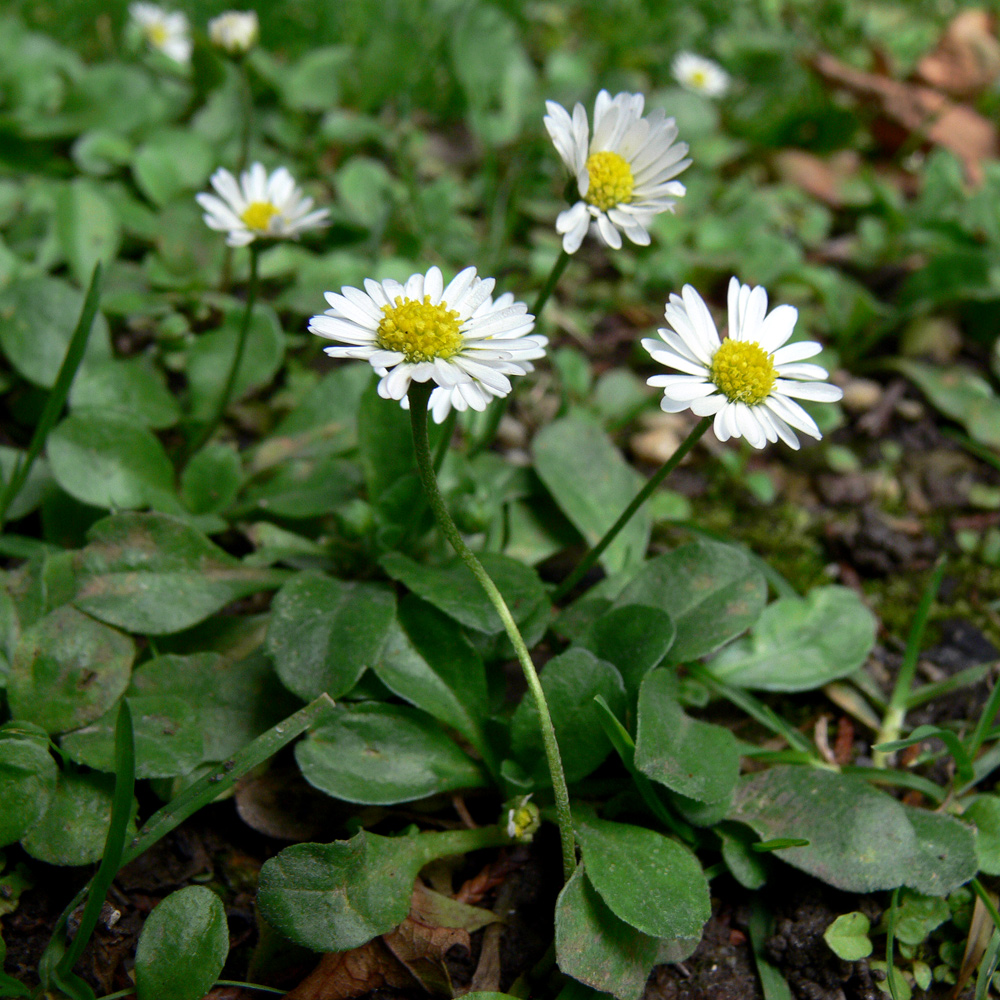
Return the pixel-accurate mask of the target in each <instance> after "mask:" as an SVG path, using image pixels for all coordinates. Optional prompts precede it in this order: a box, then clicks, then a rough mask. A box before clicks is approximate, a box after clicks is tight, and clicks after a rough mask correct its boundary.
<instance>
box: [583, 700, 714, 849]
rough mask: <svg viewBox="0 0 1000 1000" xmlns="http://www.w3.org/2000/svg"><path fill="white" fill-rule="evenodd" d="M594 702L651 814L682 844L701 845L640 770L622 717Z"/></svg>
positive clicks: (613, 744)
mask: <svg viewBox="0 0 1000 1000" xmlns="http://www.w3.org/2000/svg"><path fill="white" fill-rule="evenodd" d="M594 701H595V702H596V703H597V707H598V708H599V709H600V711H601V716H600V721H601V728H602V729H603V730H604V733H605V735H606V736H607V737H608V739H609V740H610V741H611V745H612V746H613V747H614V748H615V750H616V751H617V752H618V756H619V757H621V760H622V763H623V764H624V765H625V769H626V770H627V771H628V773H629V774H630V775H631V776H632V780H633V781H634V782H635V787H636V788H637V789H638V790H639V794H640V795H641V796H642V799H643V801H644V802H645V803H646V805H647V806H649V810H650V812H652V814H653V815H654V816H655V817H656V818H657V819H658V820H659V821H660V822H661V823H663V825H664V826H666V827H668V828H669V829H671V830H672V831H673V832H674V833H676V834H677V836H678V837H680V838H681V839H682V840H684V841H686V842H687V843H688V844H691V845H694V844H697V843H698V836H697V834H696V833H695V832H694V830H693V829H692V828H691V827H690V826H688V824H687V823H684V822H683V821H682V820H679V819H677V818H676V817H675V816H673V815H672V814H671V812H670V810H669V809H667V807H666V806H665V805H664V804H663V800H662V799H661V798H660V796H659V795H658V794H657V791H656V789H655V788H654V787H653V784H652V782H651V781H650V780H649V778H647V777H646V775H644V774H643V773H642V772H641V771H640V770H638V768H636V766H635V743H634V742H633V740H632V737H631V736H629V733H628V730H627V729H626V728H625V727H624V726H623V725H622V724H621V723H620V722H619V721H618V717H617V716H616V715H615V714H614V712H612V711H611V708H610V707H609V706H608V703H607V702H606V701H605V700H604V698H603V697H602V696H601V695H596V696H595V697H594Z"/></svg>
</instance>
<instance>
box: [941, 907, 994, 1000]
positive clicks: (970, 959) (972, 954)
mask: <svg viewBox="0 0 1000 1000" xmlns="http://www.w3.org/2000/svg"><path fill="white" fill-rule="evenodd" d="M990 898H991V899H992V900H993V902H994V903H996V899H997V897H996V894H995V893H992V892H991V893H990ZM992 936H993V921H992V919H991V918H990V914H989V910H987V909H986V906H985V904H984V903H983V901H982V900H981V899H980V898H979V897H978V896H977V897H976V901H975V903H974V904H973V907H972V920H971V922H970V923H969V934H968V937H967V938H966V939H965V953H964V954H963V955H962V967H961V968H960V969H959V970H958V977H957V978H958V981H957V982H956V983H955V988H954V989H953V990H952V991H951V995H952V998H954V997H957V996H958V994H959V993H961V992H962V989H963V988H964V986H965V984H966V983H967V982H968V981H969V977H970V976H971V975H972V973H973V972H974V971H975V970H976V967H977V966H978V965H979V962H980V960H981V959H982V957H983V953H984V952H985V951H986V946H987V945H988V944H989V943H990V938H991V937H992Z"/></svg>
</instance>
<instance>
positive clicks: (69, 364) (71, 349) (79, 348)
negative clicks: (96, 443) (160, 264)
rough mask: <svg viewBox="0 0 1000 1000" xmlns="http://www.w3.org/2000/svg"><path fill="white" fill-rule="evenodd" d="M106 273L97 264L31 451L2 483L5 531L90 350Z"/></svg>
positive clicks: (0, 516)
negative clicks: (11, 506)
mask: <svg viewBox="0 0 1000 1000" xmlns="http://www.w3.org/2000/svg"><path fill="white" fill-rule="evenodd" d="M102 273H103V268H102V265H101V264H100V263H99V262H98V263H97V264H95V265H94V273H93V274H92V275H91V278H90V285H89V286H88V288H87V296H86V298H85V299H84V300H83V309H82V310H81V312H80V318H79V320H78V321H77V324H76V329H75V330H74V331H73V335H72V336H71V337H70V341H69V345H68V346H67V348H66V354H65V356H64V357H63V360H62V364H61V365H60V366H59V374H58V375H57V376H56V380H55V383H54V385H53V386H52V390H51V392H49V395H48V399H46V400H45V406H44V408H43V409H42V415H41V417H40V418H39V420H38V423H37V424H36V425H35V432H34V433H33V434H32V435H31V442H30V443H29V444H28V451H27V453H26V454H25V455H24V457H23V459H21V460H19V461H18V463H17V464H16V465H15V466H14V468H13V470H12V471H11V474H10V479H8V480H7V482H6V483H4V484H2V491H0V531H3V526H4V524H5V523H6V521H7V511H8V510H9V509H10V505H11V504H12V503H13V502H14V499H15V498H16V497H17V495H18V493H20V492H21V490H22V489H23V488H24V484H25V483H26V482H27V481H28V476H29V475H30V474H31V467H32V466H33V465H34V464H35V460H36V459H37V458H38V456H39V455H40V454H41V453H42V448H43V447H44V446H45V439H46V438H47V437H48V436H49V431H51V430H52V428H53V427H54V426H55V423H56V421H57V420H58V419H59V414H60V413H62V408H63V405H64V404H65V402H66V397H67V396H68V395H69V390H70V386H71V385H72V384H73V379H74V378H76V373H77V370H78V369H79V367H80V364H81V362H82V361H83V355H84V353H85V352H86V350H87V342H88V341H89V339H90V331H91V329H92V328H93V326H94V319H95V318H96V316H97V306H98V303H99V302H100V299H101V275H102ZM0 478H2V476H0Z"/></svg>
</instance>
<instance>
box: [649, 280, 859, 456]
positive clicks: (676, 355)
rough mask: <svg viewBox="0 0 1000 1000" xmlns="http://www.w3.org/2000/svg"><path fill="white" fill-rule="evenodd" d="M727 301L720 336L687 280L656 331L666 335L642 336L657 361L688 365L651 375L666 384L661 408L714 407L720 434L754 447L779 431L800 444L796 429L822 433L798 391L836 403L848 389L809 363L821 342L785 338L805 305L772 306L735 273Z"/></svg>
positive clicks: (702, 413)
mask: <svg viewBox="0 0 1000 1000" xmlns="http://www.w3.org/2000/svg"><path fill="white" fill-rule="evenodd" d="M728 304H729V335H728V336H727V337H726V338H725V339H724V340H721V339H720V338H719V333H718V331H717V330H716V328H715V322H714V320H713V319H712V314H711V313H710V312H709V311H708V306H706V305H705V302H704V300H703V299H702V297H701V296H700V295H699V294H698V293H697V292H696V291H695V290H694V288H692V287H691V286H690V285H685V286H684V289H683V291H682V293H681V295H671V296H670V301H669V302H668V303H667V306H666V311H665V314H664V315H665V317H666V320H667V323H668V324H669V327H668V328H666V329H663V328H660V329H659V330H657V331H656V332H657V333H658V334H659V335H660V339H659V340H654V339H653V338H652V337H650V338H647V339H645V340H643V342H642V346H643V347H645V348H646V350H647V351H649V353H650V355H651V356H652V358H653V360H654V361H658V362H660V364H663V365H666V366H667V367H669V368H674V369H676V370H677V371H679V372H682V373H683V374H680V375H654V376H652V377H651V378H649V379H647V382H648V384H649V385H653V386H657V387H659V388H662V389H663V399H662V400H660V408H661V409H662V410H665V411H666V412H667V413H678V412H680V411H681V410H686V409H690V410H691V411H692V412H693V413H696V414H697V415H698V416H699V417H708V416H712V415H713V414H714V416H715V422H714V425H713V427H714V430H715V434H716V437H718V439H719V440H720V441H728V440H729V438H731V437H744V438H746V439H747V441H748V442H749V443H750V444H751V445H753V447H754V448H763V447H764V445H765V444H767V442H768V441H777V440H778V439H779V438H780V439H781V440H782V441H784V442H785V444H787V445H788V446H789V447H790V448H796V449H797V448H798V447H799V439H798V438H797V437H796V436H795V430H798V431H801V432H802V433H803V434H808V435H809V436H810V437H814V438H816V439H817V440H818V439H819V438H821V437H822V434H821V433H820V431H819V428H818V427H817V426H816V422H815V421H814V420H813V418H812V417H810V416H809V414H808V413H806V411H805V410H804V409H803V408H802V407H801V406H799V404H798V403H796V402H795V399H810V400H814V401H816V402H824V403H832V402H834V401H836V400H838V399H840V398H841V396H842V395H843V393H842V392H841V390H840V389H838V388H837V387H836V386H833V385H828V384H827V383H825V382H822V381H820V380H822V379H825V378H826V377H827V371H826V369H824V368H821V367H820V366H819V365H812V364H802V362H803V361H804V360H805V359H806V358H811V357H813V356H814V355H816V354H819V352H820V351H821V350H822V346H821V345H820V344H817V343H816V342H815V341H798V342H796V343H794V344H786V341H787V340H788V338H789V337H790V336H791V335H792V330H793V329H794V327H795V321H796V320H797V319H798V310H797V309H795V307H794V306H787V305H781V306H777V307H776V308H774V309H772V310H771V312H768V311H767V292H766V291H765V290H764V289H763V288H761V287H760V286H758V287H756V288H751V287H750V286H749V285H742V284H740V282H739V281H738V280H737V279H736V278H733V279H731V280H730V282H729V303H728ZM793 397H794V398H793ZM793 428H794V429H795V430H793Z"/></svg>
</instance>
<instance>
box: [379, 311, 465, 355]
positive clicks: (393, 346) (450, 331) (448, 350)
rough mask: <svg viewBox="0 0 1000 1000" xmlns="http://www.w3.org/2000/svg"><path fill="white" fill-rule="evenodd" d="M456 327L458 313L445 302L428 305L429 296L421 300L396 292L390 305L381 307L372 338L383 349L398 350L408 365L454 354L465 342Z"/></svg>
mask: <svg viewBox="0 0 1000 1000" xmlns="http://www.w3.org/2000/svg"><path fill="white" fill-rule="evenodd" d="M458 327H459V322H458V313H457V312H456V311H455V310H454V309H449V308H448V305H447V303H445V302H442V303H440V304H439V305H436V306H435V305H432V304H431V299H430V296H429V295H425V296H424V300H423V302H418V301H417V300H415V299H403V298H402V297H401V296H398V295H397V296H396V301H395V303H394V304H393V305H389V306H382V322H381V323H379V325H378V330H377V331H376V332H375V339H376V340H377V341H378V345H379V347H381V348H382V349H383V350H386V351H399V352H400V353H401V354H403V355H405V356H406V360H407V361H409V362H410V363H411V364H412V363H416V362H419V361H432V360H433V359H434V358H450V357H452V355H455V354H458V352H459V351H460V350H461V349H462V345H463V344H464V343H465V339H464V338H463V337H462V334H461V333H459V330H458Z"/></svg>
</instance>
